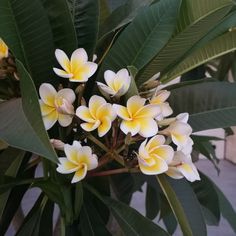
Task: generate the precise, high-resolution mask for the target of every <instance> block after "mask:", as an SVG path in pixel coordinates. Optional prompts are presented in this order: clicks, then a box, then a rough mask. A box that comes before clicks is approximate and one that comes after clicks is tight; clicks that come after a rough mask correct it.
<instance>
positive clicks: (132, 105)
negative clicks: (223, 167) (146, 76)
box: [127, 96, 146, 116]
mask: <svg viewBox="0 0 236 236" xmlns="http://www.w3.org/2000/svg"><path fill="white" fill-rule="evenodd" d="M145 102H146V99H145V98H141V97H140V96H133V97H131V98H129V99H128V101H127V109H128V112H129V114H130V116H134V115H135V114H136V113H137V112H138V111H139V110H140V109H141V108H143V106H144V104H145Z"/></svg>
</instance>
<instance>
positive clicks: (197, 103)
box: [169, 82, 236, 132]
mask: <svg viewBox="0 0 236 236" xmlns="http://www.w3.org/2000/svg"><path fill="white" fill-rule="evenodd" d="M169 102H170V105H171V107H173V110H174V115H175V114H179V113H181V112H188V113H189V114H190V118H189V123H190V125H191V126H192V128H193V131H194V132H197V131H201V130H206V129H214V128H224V127H230V126H234V125H235V124H236V84H235V83H228V82H208V83H197V84H193V85H186V86H183V87H180V88H176V89H173V90H171V96H170V99H169Z"/></svg>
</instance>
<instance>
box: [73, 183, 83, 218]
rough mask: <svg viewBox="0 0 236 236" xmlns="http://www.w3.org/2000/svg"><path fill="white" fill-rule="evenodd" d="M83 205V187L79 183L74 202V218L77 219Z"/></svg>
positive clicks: (76, 187)
mask: <svg viewBox="0 0 236 236" xmlns="http://www.w3.org/2000/svg"><path fill="white" fill-rule="evenodd" d="M82 205H83V186H82V184H81V183H77V184H76V186H75V200H74V218H75V219H77V218H78V217H79V214H80V210H81V207H82Z"/></svg>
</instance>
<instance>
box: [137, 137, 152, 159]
mask: <svg viewBox="0 0 236 236" xmlns="http://www.w3.org/2000/svg"><path fill="white" fill-rule="evenodd" d="M146 144H147V139H145V140H144V141H143V142H142V143H141V145H140V146H139V149H138V154H139V156H140V157H141V158H142V159H145V158H148V155H149V153H148V151H147V149H146Z"/></svg>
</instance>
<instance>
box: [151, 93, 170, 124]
mask: <svg viewBox="0 0 236 236" xmlns="http://www.w3.org/2000/svg"><path fill="white" fill-rule="evenodd" d="M169 96H170V92H169V91H167V90H160V91H158V92H157V94H156V95H155V96H154V97H153V98H152V99H151V100H150V104H156V105H159V106H160V109H161V113H160V114H159V115H158V116H157V117H156V119H157V120H162V119H163V118H164V117H167V116H170V115H171V114H172V113H173V110H172V109H171V107H170V105H169V103H168V102H166V100H167V99H168V97H169Z"/></svg>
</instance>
